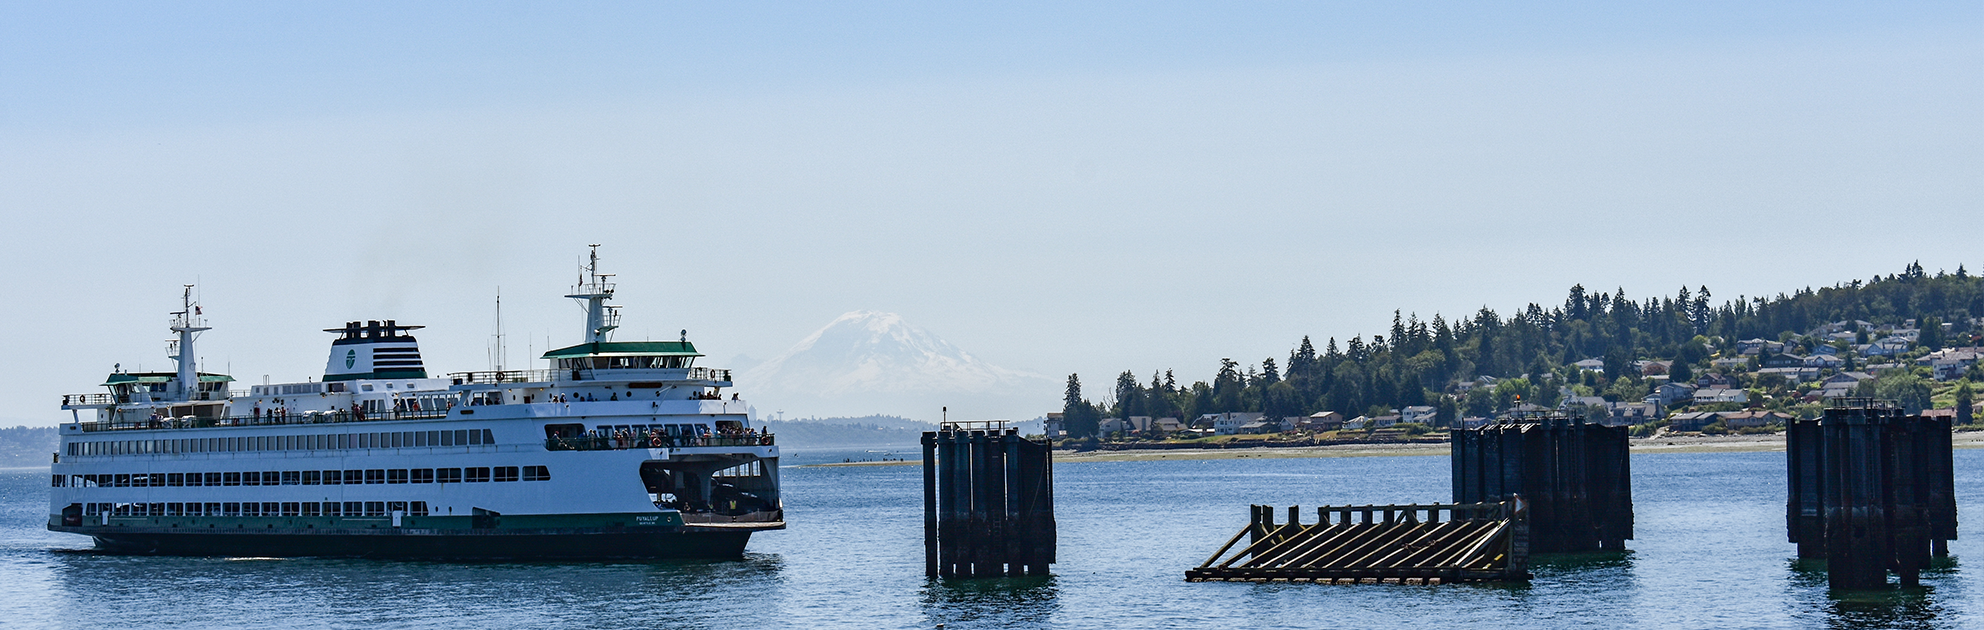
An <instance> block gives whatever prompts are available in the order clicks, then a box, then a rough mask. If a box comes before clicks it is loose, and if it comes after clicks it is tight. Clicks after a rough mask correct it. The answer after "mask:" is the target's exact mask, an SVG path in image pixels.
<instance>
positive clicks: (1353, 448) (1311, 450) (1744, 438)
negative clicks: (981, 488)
mask: <svg viewBox="0 0 1984 630" xmlns="http://www.w3.org/2000/svg"><path fill="white" fill-rule="evenodd" d="M1952 446H1954V447H1956V448H1984V431H1959V432H1957V433H1956V435H1955V436H1954V437H1953V438H1952ZM1632 449H1633V452H1634V453H1745V452H1762V451H1783V450H1784V434H1782V433H1773V434H1759V435H1664V436H1654V437H1647V438H1633V439H1632ZM1446 454H1447V445H1446V444H1403V443H1402V444H1382V443H1380V444H1331V445H1325V446H1286V447H1282V446H1260V447H1250V448H1204V449H1164V450H1159V449H1149V450H1123V451H1109V450H1096V451H1073V450H1056V451H1054V460H1055V461H1056V462H1060V463H1068V462H1140V461H1158V460H1205V459H1276V458H1296V457H1386V456H1411V455H1440V456H1445V455H1446ZM922 463H923V462H922V461H921V460H918V459H913V458H912V459H908V460H906V461H879V462H835V463H826V464H808V465H809V466H915V465H920V464H922Z"/></svg>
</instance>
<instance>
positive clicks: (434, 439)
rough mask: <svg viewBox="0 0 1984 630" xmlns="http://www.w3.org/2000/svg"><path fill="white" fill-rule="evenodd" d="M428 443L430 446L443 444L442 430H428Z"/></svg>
mask: <svg viewBox="0 0 1984 630" xmlns="http://www.w3.org/2000/svg"><path fill="white" fill-rule="evenodd" d="M427 445H428V446H440V445H441V432H440V431H428V432H427Z"/></svg>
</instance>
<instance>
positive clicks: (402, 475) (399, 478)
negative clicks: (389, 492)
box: [386, 468, 406, 483]
mask: <svg viewBox="0 0 1984 630" xmlns="http://www.w3.org/2000/svg"><path fill="white" fill-rule="evenodd" d="M386 483H406V471H405V470H403V469H397V468H396V469H393V470H388V471H386Z"/></svg>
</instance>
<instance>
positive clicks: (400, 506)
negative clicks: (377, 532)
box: [386, 501, 406, 514]
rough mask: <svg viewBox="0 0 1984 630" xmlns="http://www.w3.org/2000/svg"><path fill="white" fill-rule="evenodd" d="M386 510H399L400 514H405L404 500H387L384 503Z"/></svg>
mask: <svg viewBox="0 0 1984 630" xmlns="http://www.w3.org/2000/svg"><path fill="white" fill-rule="evenodd" d="M386 511H387V512H399V513H400V514H406V502H405V501H389V502H387V503H386Z"/></svg>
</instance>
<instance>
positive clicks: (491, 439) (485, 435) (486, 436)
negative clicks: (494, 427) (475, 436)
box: [482, 429, 496, 445]
mask: <svg viewBox="0 0 1984 630" xmlns="http://www.w3.org/2000/svg"><path fill="white" fill-rule="evenodd" d="M482 443H483V444H489V445H494V444H495V443H496V436H495V435H494V434H492V433H490V431H489V430H488V429H483V430H482Z"/></svg>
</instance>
